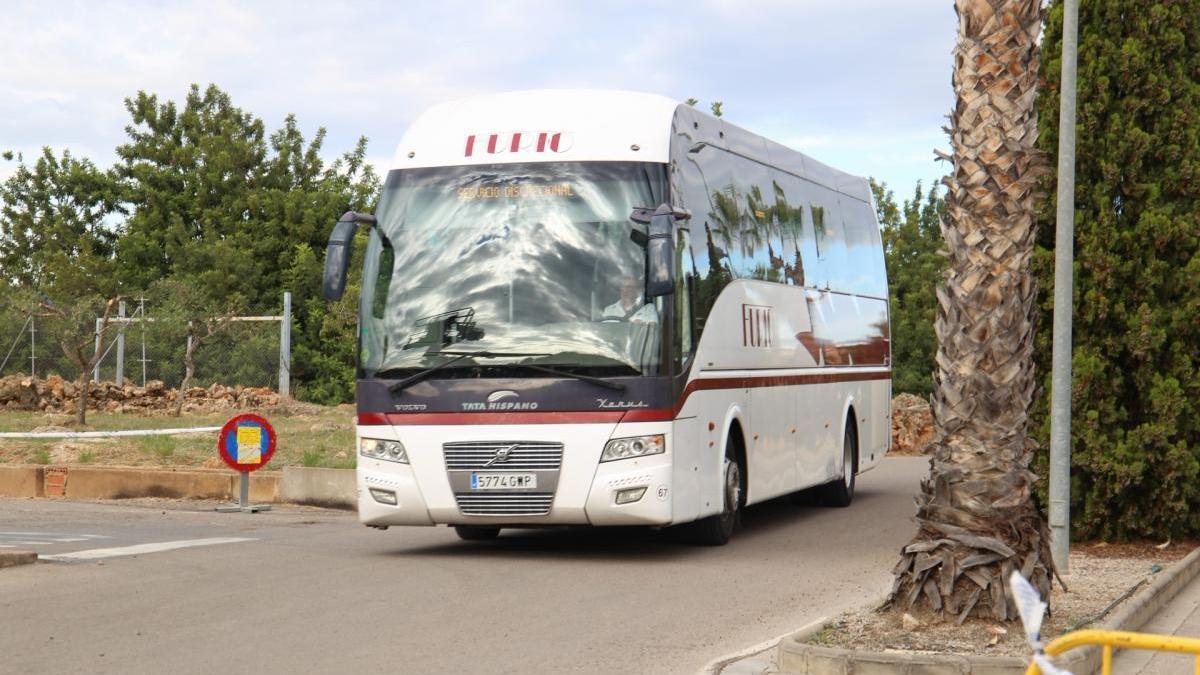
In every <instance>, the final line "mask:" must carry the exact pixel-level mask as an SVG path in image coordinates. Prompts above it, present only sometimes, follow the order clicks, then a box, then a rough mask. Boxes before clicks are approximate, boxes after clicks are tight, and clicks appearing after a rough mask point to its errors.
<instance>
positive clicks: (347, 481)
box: [0, 465, 358, 510]
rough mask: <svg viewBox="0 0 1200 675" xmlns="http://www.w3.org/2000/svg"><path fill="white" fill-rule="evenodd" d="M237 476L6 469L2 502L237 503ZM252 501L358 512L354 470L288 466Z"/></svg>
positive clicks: (270, 476)
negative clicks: (51, 499)
mask: <svg viewBox="0 0 1200 675" xmlns="http://www.w3.org/2000/svg"><path fill="white" fill-rule="evenodd" d="M239 481H240V479H239V477H238V475H237V474H236V473H232V472H230V471H228V470H224V469H144V468H139V467H98V466H27V465H26V466H21V465H17V466H0V497H19V498H38V497H65V498H68V499H132V498H138V497H159V498H166V499H216V500H225V501H236V500H237V498H238V483H239ZM250 499H251V500H252V501H255V502H276V503H279V502H289V503H293V504H305V505H309V506H321V507H325V508H335V509H348V510H355V509H357V508H358V487H357V483H356V481H355V471H354V469H325V468H315V467H303V466H285V467H283V469H282V470H281V471H255V472H253V473H251V474H250Z"/></svg>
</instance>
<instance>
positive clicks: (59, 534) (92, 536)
mask: <svg viewBox="0 0 1200 675" xmlns="http://www.w3.org/2000/svg"><path fill="white" fill-rule="evenodd" d="M0 537H83V539H72V540H70V541H83V540H84V539H111V538H112V537H108V536H106V535H103V534H67V533H66V532H0Z"/></svg>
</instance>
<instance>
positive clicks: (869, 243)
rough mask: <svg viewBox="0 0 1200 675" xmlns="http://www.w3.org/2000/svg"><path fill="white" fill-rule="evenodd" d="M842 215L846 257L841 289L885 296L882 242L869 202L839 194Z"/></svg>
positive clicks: (885, 282)
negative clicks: (846, 265)
mask: <svg viewBox="0 0 1200 675" xmlns="http://www.w3.org/2000/svg"><path fill="white" fill-rule="evenodd" d="M840 201H841V203H842V207H843V209H842V210H843V213H844V214H845V219H846V260H847V262H848V263H849V272H850V274H849V275H848V278H847V280H846V288H845V289H844V290H846V291H849V292H851V293H860V294H863V295H871V296H875V297H887V279H886V278H885V277H884V273H883V268H884V264H883V245H882V243H881V242H880V233H879V225H878V223H876V222H875V213H874V211H872V209H871V206H870V204H867V203H865V202H862V201H858V200H855V199H850V198H847V197H842V198H841V200H840Z"/></svg>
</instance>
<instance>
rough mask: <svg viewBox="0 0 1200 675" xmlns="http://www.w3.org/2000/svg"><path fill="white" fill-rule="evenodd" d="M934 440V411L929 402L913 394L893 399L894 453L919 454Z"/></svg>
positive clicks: (901, 395)
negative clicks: (931, 409)
mask: <svg viewBox="0 0 1200 675" xmlns="http://www.w3.org/2000/svg"><path fill="white" fill-rule="evenodd" d="M931 440H933V413H932V412H931V411H930V409H929V403H928V402H927V401H925V400H924V399H922V398H920V397H918V396H913V395H912V394H900V395H899V396H897V397H896V398H894V399H892V450H891V452H892V453H893V454H899V455H919V454H922V453H923V452H925V450H926V448H927V447H928V446H929V442H930V441H931Z"/></svg>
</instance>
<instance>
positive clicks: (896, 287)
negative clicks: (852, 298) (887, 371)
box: [871, 180, 946, 397]
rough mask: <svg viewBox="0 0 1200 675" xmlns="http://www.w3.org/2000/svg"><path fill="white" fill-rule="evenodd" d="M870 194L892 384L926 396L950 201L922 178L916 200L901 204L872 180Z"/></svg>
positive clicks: (930, 384)
mask: <svg viewBox="0 0 1200 675" xmlns="http://www.w3.org/2000/svg"><path fill="white" fill-rule="evenodd" d="M871 192H872V193H873V194H874V196H875V211H876V216H877V217H878V219H879V222H880V224H881V225H882V227H883V247H884V256H885V257H886V259H887V272H888V292H889V295H890V296H891V322H892V388H893V390H894V391H895V392H896V393H901V392H907V393H910V394H917V395H918V396H922V397H927V396H929V394H930V393H932V391H933V370H934V356H935V355H936V354H937V338H936V337H935V336H934V333H933V322H934V318H935V316H936V314H937V295H936V292H935V291H936V288H937V280H938V279H939V278H940V277H941V275H942V271H943V270H944V269H945V267H946V258H945V257H943V256H942V255H940V254H939V251H940V250H941V248H942V246H943V243H942V235H941V233H940V231H939V228H940V225H939V223H940V222H941V219H942V218H944V217H945V213H946V208H945V202H943V201H942V198H941V195H940V194H939V193H938V190H937V188H936V187H931V188H929V191H928V192H925V191H924V188H922V186H921V183H920V182H918V183H917V185H916V188H915V189H914V191H913V196H912V199H908V200H905V201H904V204H903V205H902V206H897V205H896V200H895V197H894V196H893V194H892V191H891V190H889V189H888V188H887V185H885V184H881V183H876V182H875V181H874V180H872V181H871Z"/></svg>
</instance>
